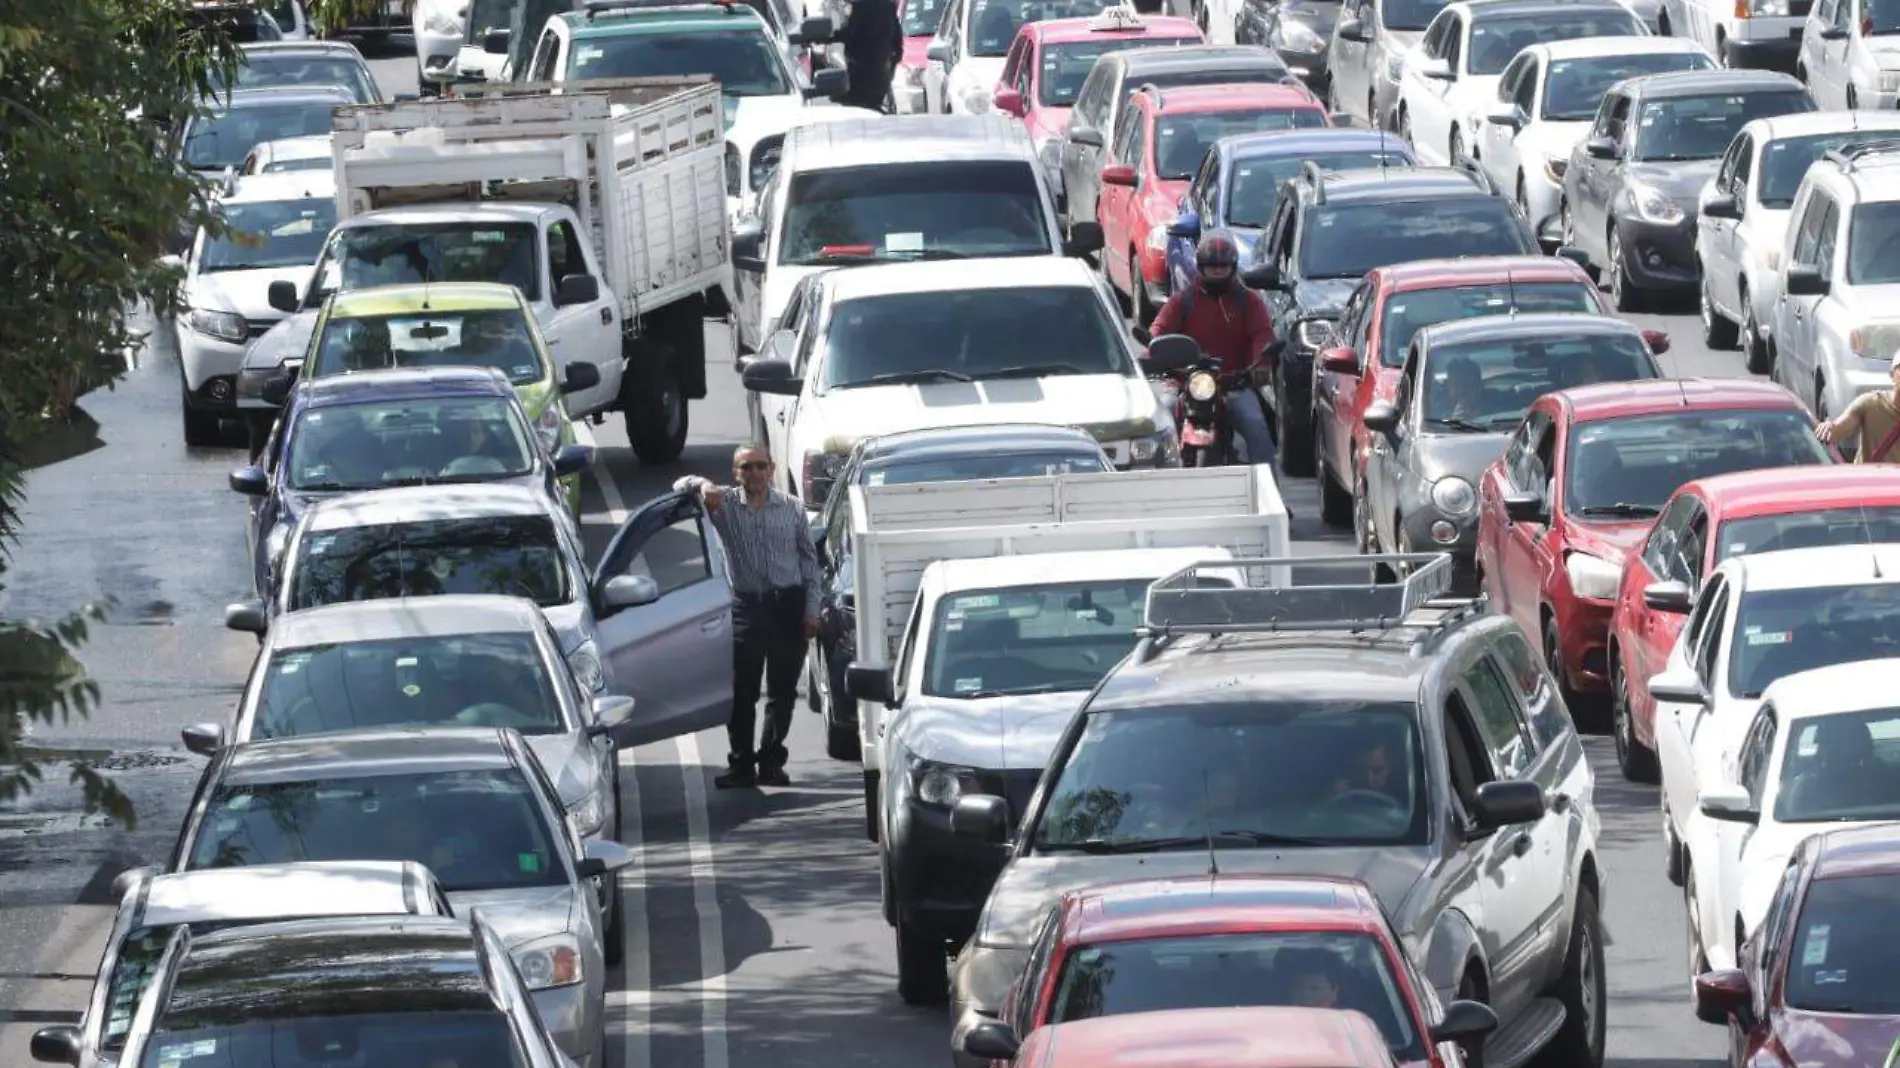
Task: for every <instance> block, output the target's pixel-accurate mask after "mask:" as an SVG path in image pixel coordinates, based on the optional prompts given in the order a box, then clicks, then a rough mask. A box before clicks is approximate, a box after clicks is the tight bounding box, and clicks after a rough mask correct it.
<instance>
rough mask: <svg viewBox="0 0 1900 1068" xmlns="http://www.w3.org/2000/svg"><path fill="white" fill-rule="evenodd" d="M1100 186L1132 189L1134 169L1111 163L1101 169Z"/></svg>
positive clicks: (1127, 165)
mask: <svg viewBox="0 0 1900 1068" xmlns="http://www.w3.org/2000/svg"><path fill="white" fill-rule="evenodd" d="M1102 184H1103V185H1117V186H1121V187H1123V188H1127V189H1132V188H1134V186H1135V168H1134V167H1133V166H1131V165H1129V164H1126V163H1111V164H1109V165H1108V166H1106V167H1103V168H1102Z"/></svg>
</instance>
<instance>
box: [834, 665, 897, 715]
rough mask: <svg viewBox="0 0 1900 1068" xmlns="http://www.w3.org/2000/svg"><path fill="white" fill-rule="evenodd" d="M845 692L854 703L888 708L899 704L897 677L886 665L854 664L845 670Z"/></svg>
mask: <svg viewBox="0 0 1900 1068" xmlns="http://www.w3.org/2000/svg"><path fill="white" fill-rule="evenodd" d="M844 692H845V693H846V694H848V695H850V697H851V699H852V700H854V701H868V702H870V703H871V704H874V705H883V706H885V707H886V708H888V707H890V706H892V705H894V704H896V703H897V677H896V675H895V674H893V673H892V670H891V668H890V667H888V666H887V665H884V664H852V665H851V666H850V667H847V668H845V669H844Z"/></svg>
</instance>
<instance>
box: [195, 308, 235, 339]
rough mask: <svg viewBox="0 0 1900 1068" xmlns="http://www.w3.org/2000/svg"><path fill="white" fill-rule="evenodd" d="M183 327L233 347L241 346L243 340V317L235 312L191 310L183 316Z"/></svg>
mask: <svg viewBox="0 0 1900 1068" xmlns="http://www.w3.org/2000/svg"><path fill="white" fill-rule="evenodd" d="M185 325H186V326H188V327H190V328H191V329H192V330H194V331H196V332H198V333H200V334H203V335H205V336H206V337H215V338H217V339H218V340H219V341H229V342H231V343H232V344H234V345H241V344H243V343H244V340H245V325H244V316H242V315H239V314H237V313H236V312H228V311H212V310H211V309H209V308H193V309H191V311H190V313H189V314H187V315H186V316H185Z"/></svg>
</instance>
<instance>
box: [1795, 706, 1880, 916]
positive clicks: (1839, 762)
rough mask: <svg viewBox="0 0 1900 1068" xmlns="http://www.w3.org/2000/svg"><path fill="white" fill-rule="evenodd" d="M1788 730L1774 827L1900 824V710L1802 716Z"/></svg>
mask: <svg viewBox="0 0 1900 1068" xmlns="http://www.w3.org/2000/svg"><path fill="white" fill-rule="evenodd" d="M1787 729H1788V741H1787V747H1786V755H1785V756H1784V757H1782V760H1781V785H1780V789H1779V790H1777V791H1776V793H1775V822H1777V823H1839V822H1847V821H1859V820H1893V819H1900V708H1882V709H1876V710H1874V711H1871V712H1839V713H1835V714H1834V715H1831V716H1806V717H1803V718H1800V719H1795V720H1791V721H1789V723H1788V725H1787ZM1842 937H1843V938H1845V937H1846V933H1845V932H1843V933H1842Z"/></svg>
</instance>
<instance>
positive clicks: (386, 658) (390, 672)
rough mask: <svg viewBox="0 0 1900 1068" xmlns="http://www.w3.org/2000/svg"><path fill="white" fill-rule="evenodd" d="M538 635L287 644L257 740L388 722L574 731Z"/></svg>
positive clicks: (272, 676)
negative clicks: (537, 637) (571, 728)
mask: <svg viewBox="0 0 1900 1068" xmlns="http://www.w3.org/2000/svg"><path fill="white" fill-rule="evenodd" d="M554 686H555V683H554V678H553V676H552V675H551V674H549V672H548V666H547V663H546V661H544V660H543V659H542V656H541V648H540V646H539V645H537V644H536V643H535V640H534V635H533V634H531V633H526V632H516V633H503V634H439V635H433V636H422V637H414V638H386V639H381V640H375V641H354V642H344V643H333V644H329V645H313V646H307V647H305V648H302V649H280V650H277V651H276V652H274V653H273V654H271V657H270V660H269V662H268V663H266V664H265V665H264V668H263V681H262V683H261V689H260V690H259V692H258V697H257V715H256V719H255V721H254V722H253V725H252V727H251V733H250V738H249V739H245V740H247V741H248V740H254V739H259V738H292V737H301V736H303V735H309V734H336V733H339V732H342V731H353V730H381V729H383V728H387V727H509V728H512V729H514V730H517V731H520V732H521V733H523V734H561V733H563V732H565V731H566V730H567V729H568V725H567V722H566V717H565V716H564V715H563V714H562V710H561V702H560V699H559V698H558V697H556V696H555V690H554Z"/></svg>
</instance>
